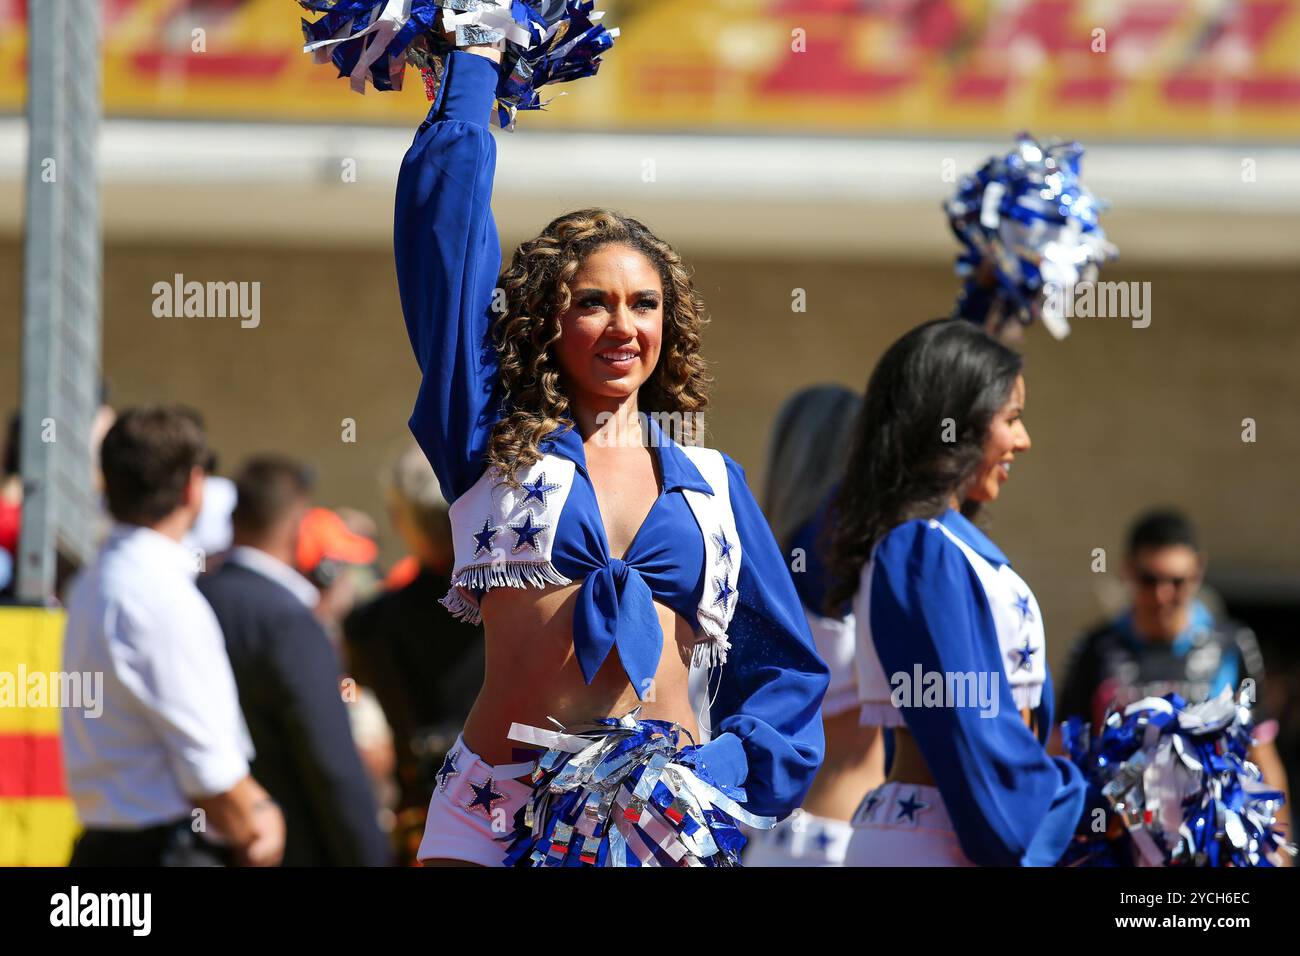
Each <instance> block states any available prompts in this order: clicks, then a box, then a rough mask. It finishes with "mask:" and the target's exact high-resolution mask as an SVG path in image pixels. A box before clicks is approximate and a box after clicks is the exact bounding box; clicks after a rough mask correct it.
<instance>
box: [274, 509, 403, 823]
mask: <svg viewBox="0 0 1300 956" xmlns="http://www.w3.org/2000/svg"><path fill="white" fill-rule="evenodd" d="M377 534H378V528H377V526H376V524H375V521H374V519H373V518H371V517H370V516H369V515H367V514H366V513H365V512H363V511H357V510H356V509H353V508H340V509H339V510H338V511H337V512H335V511H330V510H329V509H327V508H312V509H311V510H310V511H308V512H307V514H306V515H305V516H304V517H303V520H302V524H301V525H300V526H299V529H298V548H297V558H296V560H297V566H298V570H299V571H300V572H302V574H304V575H305V576H306V577H307V579H308V580H309V581H311V583H312V584H314V585H315V586H316V589H317V590H318V591H319V592H320V601H319V602H318V603H317V605H316V619H317V620H319V621H320V622H321V626H322V627H324V628H325V633H326V634H327V635H328V636H329V639H330V642H331V644H333V646H334V649H335V651H336V652H338V651H340V649H341V645H342V642H343V619H344V618H345V617H347V615H348V614H350V613H351V612H352V609H353V608H354V607H355V606H356V604H357V600H358V596H359V595H360V594H361V593H362V592H363V591H364V593H365V594H367V595H369V594H370V593H372V592H373V590H374V586H375V573H374V563H375V560H376V559H377V558H378V556H379V546H378V545H377V544H376V543H375V537H376V536H377ZM343 699H344V700H345V701H346V702H347V705H348V707H347V711H348V721H349V723H350V725H351V727H352V740H353V742H354V743H356V745H357V750H358V751H359V752H360V754H361V762H362V764H364V765H365V768H366V773H367V775H368V776H369V778H370V785H371V787H372V788H373V789H374V793H375V800H376V801H377V802H378V803H379V806H380V808H381V811H382V816H381V818H382V819H383V820H384V821H385V829H386V830H391V829H392V828H393V810H394V809H395V807H396V803H397V793H396V787H395V784H394V772H395V770H396V761H397V758H396V754H395V753H394V749H393V732H392V729H391V728H390V727H389V726H388V721H387V720H386V719H385V717H384V710H383V707H381V706H380V704H379V701H378V699H377V698H376V697H375V694H374V691H372V690H370V689H369V688H366V687H361V686H358V685H357V683H356V681H355V679H350V680H349V682H348V683H347V684H346V685H345V686H344V688H343Z"/></svg>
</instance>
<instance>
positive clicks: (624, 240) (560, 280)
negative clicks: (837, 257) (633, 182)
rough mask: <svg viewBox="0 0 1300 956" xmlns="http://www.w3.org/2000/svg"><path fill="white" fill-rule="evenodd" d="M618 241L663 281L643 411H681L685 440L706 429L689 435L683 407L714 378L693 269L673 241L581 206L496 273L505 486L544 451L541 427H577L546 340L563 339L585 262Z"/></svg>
mask: <svg viewBox="0 0 1300 956" xmlns="http://www.w3.org/2000/svg"><path fill="white" fill-rule="evenodd" d="M615 243H617V244H620V245H626V246H629V247H631V248H633V249H636V250H637V251H638V252H640V253H641V254H643V255H644V256H645V257H646V258H647V259H648V260H649V261H650V262H651V264H653V265H654V267H655V268H656V269H657V270H658V272H659V278H660V281H661V282H662V283H663V291H664V299H663V317H664V318H663V346H662V349H661V351H660V354H659V362H658V364H657V365H656V366H655V369H654V371H653V372H652V373H651V374H650V377H649V378H648V379H646V381H645V382H644V383H643V384H642V385H641V388H640V391H639V392H638V401H637V405H638V408H639V410H640V411H641V412H643V413H646V414H649V413H654V412H667V413H673V412H678V413H682V414H681V417H682V421H683V429H684V432H685V434H684V435H683V436H682V440H683V441H685V442H687V443H689V442H692V441H699V440H700V438H701V437H702V436H700V435H698V434H695V428H694V424H695V422H696V421H697V420H698V419H697V416H696V415H694V414H686V413H698V412H702V411H703V410H704V408H705V406H706V405H707V404H708V401H709V398H708V388H709V384H710V382H711V379H710V378H709V376H708V374H707V371H706V366H705V362H704V358H703V357H702V356H701V355H700V333H701V331H702V330H703V328H704V326H705V324H707V322H708V319H707V318H706V317H705V314H704V301H703V299H701V298H700V295H699V294H698V293H697V292H696V291H695V286H694V283H693V282H692V280H691V274H690V271H689V270H688V269H687V268H686V266H684V265H683V264H682V260H681V257H680V256H679V255H678V254H677V252H676V251H675V250H674V249H673V247H672V246H670V245H669V244H668V243H666V242H664V241H663V240H662V239H660V238H659V237H658V236H656V235H655V234H654V233H653V232H651V231H650V230H649V229H648V228H646V226H645V225H644V224H642V223H640V222H638V221H637V220H635V219H630V218H628V217H626V216H622V215H619V214H618V213H616V212H611V211H610V210H608V209H581V210H578V211H577V212H571V213H568V214H566V215H563V216H560V217H559V218H558V219H555V220H553V221H552V222H551V224H550V225H548V226H547V227H546V228H545V229H543V230H542V234H541V235H539V236H538V237H537V238H536V239H532V240H530V241H528V242H525V243H522V244H521V245H520V246H519V248H518V249H516V250H515V254H514V258H513V260H512V261H511V263H510V267H509V268H508V269H506V270H505V271H504V272H503V273H502V274H501V279H500V282H499V285H500V287H501V289H503V290H504V293H505V311H504V312H502V313H500V314H498V316H497V317H496V319H495V320H494V321H493V323H492V337H493V341H494V343H495V345H496V348H497V353H498V356H499V374H500V380H501V389H502V391H503V393H504V402H505V409H506V411H505V414H504V415H503V417H502V418H501V419H500V420H499V421H498V422H497V423H496V425H495V426H494V428H493V429H492V436H491V439H490V441H489V443H488V449H487V465H488V467H490V468H495V469H497V470H498V471H499V472H500V474H501V475H502V476H503V477H504V478H505V480H506V481H507V482H509V483H511V484H514V483H515V478H514V473H515V469H517V468H523V467H527V466H528V465H530V464H532V463H533V462H535V461H537V460H539V459H540V458H541V452H540V451H539V450H538V443H539V442H540V441H541V440H542V439H543V438H545V437H546V435H548V434H549V433H550V432H551V431H553V430H554V429H556V428H559V427H562V426H563V427H569V428H572V427H573V424H574V423H573V420H572V418H571V417H570V416H569V398H568V396H566V395H565V393H564V389H563V385H562V382H561V377H562V373H561V369H560V366H559V363H558V361H557V360H556V356H555V353H554V350H553V349H552V346H553V345H554V344H555V343H556V342H557V341H558V340H559V338H560V316H561V315H563V314H564V312H565V311H566V310H568V308H569V306H570V303H571V301H572V300H571V296H572V289H571V287H570V283H571V282H572V281H573V277H574V276H575V275H576V274H577V272H578V270H579V268H581V266H582V262H583V260H584V259H585V258H586V257H587V256H589V255H591V254H592V253H593V252H595V251H596V250H598V249H600V248H602V247H604V246H607V245H610V244H615ZM674 421H675V419H674Z"/></svg>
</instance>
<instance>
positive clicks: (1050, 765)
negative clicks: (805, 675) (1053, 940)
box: [870, 520, 1085, 866]
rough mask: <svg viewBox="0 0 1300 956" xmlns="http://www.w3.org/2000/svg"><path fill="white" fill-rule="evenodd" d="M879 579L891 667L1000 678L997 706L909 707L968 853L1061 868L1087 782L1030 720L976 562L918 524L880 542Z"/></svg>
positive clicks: (881, 643)
mask: <svg viewBox="0 0 1300 956" xmlns="http://www.w3.org/2000/svg"><path fill="white" fill-rule="evenodd" d="M870 586H871V594H870V601H871V604H870V607H871V633H872V637H873V639H874V643H875V648H876V653H877V654H878V656H879V657H880V663H881V665H882V666H883V668H884V671H885V673H886V674H897V673H904V674H908V675H910V674H912V673H913V668H914V667H915V666H918V665H919V666H920V667H921V670H922V672H923V673H938V674H943V675H945V678H946V677H947V676H948V675H956V674H975V675H981V674H987V675H994V676H996V677H997V678H998V683H997V687H998V698H997V700H996V701H995V703H996V705H997V706H996V707H992V708H984V707H982V706H981V705H980V704H979V702H975V701H971V702H965V703H964V705H963V706H943V707H924V706H923V707H904V708H902V710H903V716H904V718H905V719H906V721H907V728H908V730H909V731H911V733H912V735H913V736H914V737H915V738H916V741H917V744H918V745H919V746H920V748H921V753H922V755H923V756H924V757H925V762H926V764H927V766H928V767H929V768H930V772H931V774H932V775H933V776H934V779H935V783H936V784H937V785H938V787H939V792H940V793H941V794H942V795H943V801H944V805H945V807H946V808H947V810H948V814H949V816H950V817H951V818H952V821H953V826H954V828H955V829H956V831H957V838H958V840H959V841H960V843H961V847H962V850H963V851H964V852H965V853H966V855H967V856H968V857H970V859H971V860H972V861H974V862H975V863H978V864H980V865H983V866H1051V865H1053V864H1054V863H1056V861H1057V860H1058V859H1060V857H1061V855H1062V853H1064V851H1065V849H1066V846H1067V845H1068V843H1069V841H1070V839H1071V837H1072V836H1073V834H1074V831H1075V827H1076V826H1077V825H1078V823H1079V819H1080V817H1081V815H1082V813H1083V809H1084V798H1085V784H1084V781H1083V777H1082V776H1081V774H1080V773H1079V770H1078V768H1077V767H1075V766H1074V765H1073V764H1072V763H1070V762H1069V761H1068V760H1065V759H1064V758H1058V757H1049V756H1048V755H1047V752H1046V751H1045V750H1044V749H1043V745H1042V743H1040V741H1039V740H1038V739H1037V738H1036V737H1035V736H1034V734H1033V733H1032V732H1031V731H1030V730H1029V728H1028V727H1026V726H1025V724H1024V722H1023V721H1022V720H1021V718H1020V714H1019V711H1017V710H1016V705H1015V702H1014V701H1013V700H1012V697H1011V688H1010V687H1009V686H1008V685H1007V681H1006V680H1005V674H1006V670H1005V668H1004V666H1003V664H1002V661H1001V659H1000V653H1001V652H1000V647H999V644H998V639H997V634H996V632H995V631H994V628H993V616H992V613H991V612H990V610H989V606H988V599H987V597H986V596H985V593H984V588H983V586H982V585H981V584H980V581H979V578H978V577H977V576H976V573H975V569H974V568H972V567H971V566H970V563H969V562H968V561H967V560H966V557H965V555H963V554H962V552H961V550H960V549H959V548H958V547H957V546H956V545H954V544H953V543H952V542H950V541H949V540H948V539H947V537H946V536H945V535H944V533H943V532H942V531H941V530H939V529H938V528H932V527H930V526H929V523H928V522H926V521H920V520H916V521H909V522H907V523H906V524H903V525H900V526H899V527H897V528H895V529H894V530H893V531H891V532H890V533H889V534H888V535H886V536H885V538H884V539H883V540H882V541H881V542H880V545H879V546H878V547H877V549H876V554H875V570H874V573H873V574H872V576H871V585H870ZM1048 692H1049V689H1048V688H1044V696H1045V698H1046V694H1047V693H1048ZM990 711H992V712H990Z"/></svg>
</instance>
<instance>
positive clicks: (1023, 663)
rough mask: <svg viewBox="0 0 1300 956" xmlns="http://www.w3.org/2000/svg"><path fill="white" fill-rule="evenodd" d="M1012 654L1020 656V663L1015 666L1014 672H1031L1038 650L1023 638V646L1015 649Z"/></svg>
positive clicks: (1027, 639) (1026, 638)
mask: <svg viewBox="0 0 1300 956" xmlns="http://www.w3.org/2000/svg"><path fill="white" fill-rule="evenodd" d="M1012 653H1014V654H1018V655H1019V656H1020V661H1019V663H1017V664H1016V670H1018V671H1024V670H1033V667H1034V655H1035V654H1037V653H1038V648H1036V647H1034V646H1033V645H1032V644H1030V643H1029V638H1028V637H1027V636H1026V637H1025V646H1024V647H1017V648H1016V649H1015V650H1014V651H1013V652H1012Z"/></svg>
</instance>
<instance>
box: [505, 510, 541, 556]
mask: <svg viewBox="0 0 1300 956" xmlns="http://www.w3.org/2000/svg"><path fill="white" fill-rule="evenodd" d="M547 527H549V526H548V525H544V524H533V516H532V514H531V513H530V514H527V515H525V516H524V523H523V524H512V525H510V530H511V531H513V532H514V533H515V547H514V550H515V551H522V550H524V549H525V548H532V549H533V550H534V551H541V548H539V547H538V546H537V536H538V535H539V534H541V533H542V532H543V531H545V530H546V529H547Z"/></svg>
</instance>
